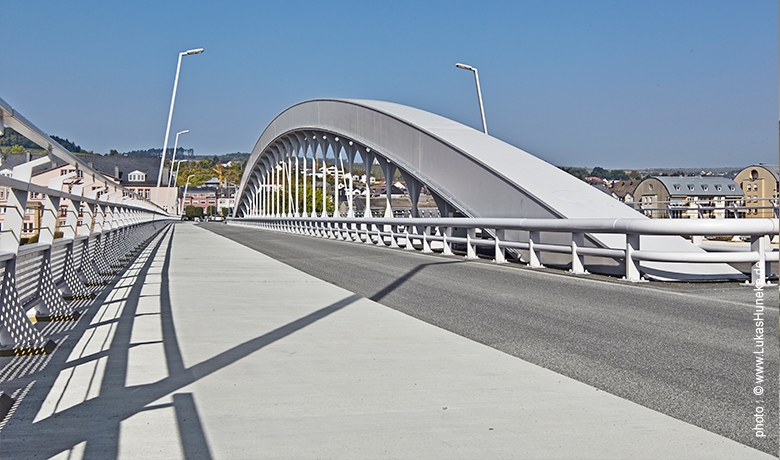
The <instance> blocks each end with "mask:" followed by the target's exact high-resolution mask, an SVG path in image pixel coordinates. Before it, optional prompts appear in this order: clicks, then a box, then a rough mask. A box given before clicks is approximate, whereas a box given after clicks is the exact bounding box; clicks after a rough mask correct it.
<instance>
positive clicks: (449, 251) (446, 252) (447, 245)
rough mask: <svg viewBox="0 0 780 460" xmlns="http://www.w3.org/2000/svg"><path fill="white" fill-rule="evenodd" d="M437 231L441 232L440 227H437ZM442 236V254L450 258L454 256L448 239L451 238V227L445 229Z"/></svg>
mask: <svg viewBox="0 0 780 460" xmlns="http://www.w3.org/2000/svg"><path fill="white" fill-rule="evenodd" d="M439 231H441V227H439ZM442 235H443V237H444V252H443V254H444V255H445V256H452V255H454V254H453V252H452V243H450V240H449V237H451V236H452V227H447V228H445V229H444V231H443V232H442Z"/></svg>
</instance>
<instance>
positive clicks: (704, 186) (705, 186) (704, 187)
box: [701, 184, 710, 192]
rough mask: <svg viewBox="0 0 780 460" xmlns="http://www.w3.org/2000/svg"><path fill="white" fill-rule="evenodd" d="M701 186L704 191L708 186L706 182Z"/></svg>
mask: <svg viewBox="0 0 780 460" xmlns="http://www.w3.org/2000/svg"><path fill="white" fill-rule="evenodd" d="M701 188H703V189H704V191H705V192H706V191H707V190H709V188H710V186H709V185H707V184H704V185H702V186H701Z"/></svg>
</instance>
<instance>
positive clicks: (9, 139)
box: [0, 127, 41, 149]
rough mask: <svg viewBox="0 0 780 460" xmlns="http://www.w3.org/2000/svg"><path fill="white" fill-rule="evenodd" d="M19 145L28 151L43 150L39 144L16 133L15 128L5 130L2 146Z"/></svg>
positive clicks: (0, 143) (0, 140) (1, 139)
mask: <svg viewBox="0 0 780 460" xmlns="http://www.w3.org/2000/svg"><path fill="white" fill-rule="evenodd" d="M17 144H18V145H21V146H22V147H24V148H26V149H39V148H41V147H40V146H39V145H38V144H36V143H35V142H33V141H31V140H29V139H27V138H26V137H24V136H22V135H21V134H19V133H18V132H16V131H15V130H14V129H13V128H10V127H9V128H5V131H4V134H3V136H0V146H3V147H11V146H14V145H17Z"/></svg>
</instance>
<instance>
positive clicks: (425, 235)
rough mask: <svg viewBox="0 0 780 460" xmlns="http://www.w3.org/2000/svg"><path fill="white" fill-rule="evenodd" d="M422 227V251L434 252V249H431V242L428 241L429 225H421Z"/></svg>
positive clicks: (425, 252) (426, 252)
mask: <svg viewBox="0 0 780 460" xmlns="http://www.w3.org/2000/svg"><path fill="white" fill-rule="evenodd" d="M421 228H422V242H423V250H422V252H423V253H424V254H431V253H433V250H432V249H431V242H430V241H428V227H421Z"/></svg>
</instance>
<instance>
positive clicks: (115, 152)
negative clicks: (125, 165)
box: [108, 149, 119, 157]
mask: <svg viewBox="0 0 780 460" xmlns="http://www.w3.org/2000/svg"><path fill="white" fill-rule="evenodd" d="M117 155H119V152H117V151H116V150H114V149H111V150H109V151H108V156H110V157H115V156H117Z"/></svg>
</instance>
